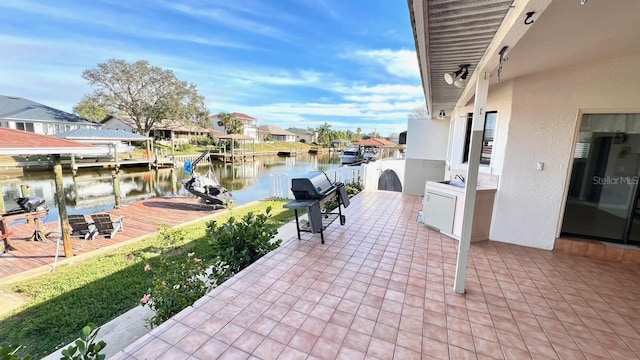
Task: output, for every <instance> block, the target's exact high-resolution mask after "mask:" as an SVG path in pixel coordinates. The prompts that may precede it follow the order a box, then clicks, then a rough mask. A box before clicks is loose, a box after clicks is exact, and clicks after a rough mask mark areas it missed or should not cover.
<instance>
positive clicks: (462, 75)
mask: <svg viewBox="0 0 640 360" xmlns="http://www.w3.org/2000/svg"><path fill="white" fill-rule="evenodd" d="M469 66H471V65H469V64H464V65H460V68H459V69H458V70H457V71H455V72H453V73H445V74H444V81H445V82H446V83H447V84H449V85H454V86H455V87H459V88H464V87H465V84H466V83H465V80H466V79H467V76H469Z"/></svg>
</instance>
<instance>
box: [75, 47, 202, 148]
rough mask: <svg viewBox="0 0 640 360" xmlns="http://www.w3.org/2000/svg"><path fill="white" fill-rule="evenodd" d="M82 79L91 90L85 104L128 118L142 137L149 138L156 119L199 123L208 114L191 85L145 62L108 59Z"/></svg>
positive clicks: (195, 89) (200, 97) (199, 96)
mask: <svg viewBox="0 0 640 360" xmlns="http://www.w3.org/2000/svg"><path fill="white" fill-rule="evenodd" d="M82 77H83V78H84V79H85V80H87V81H88V82H89V84H90V85H91V86H93V87H95V90H94V92H93V94H91V95H89V96H87V97H86V99H87V101H90V102H91V103H93V104H95V105H97V106H99V107H101V108H103V109H105V110H107V111H108V112H110V113H117V114H123V115H125V116H128V117H130V118H131V119H132V120H133V121H134V122H135V125H136V126H137V130H138V133H140V134H142V135H149V132H150V131H151V129H152V127H153V125H154V124H155V123H156V122H158V121H160V120H173V121H192V122H195V123H199V124H201V123H203V122H205V121H206V118H207V117H208V115H209V112H208V111H207V108H206V107H205V103H204V97H203V96H202V95H200V94H199V93H198V88H197V87H196V85H195V84H192V83H187V82H186V81H180V80H178V79H177V78H176V76H175V75H174V74H173V72H172V71H171V70H164V69H162V68H160V67H158V66H151V65H149V62H148V61H146V60H139V61H136V62H134V63H128V62H126V61H125V60H117V59H111V60H109V61H107V62H106V63H102V64H98V67H97V68H95V69H90V70H85V71H84V72H83V73H82Z"/></svg>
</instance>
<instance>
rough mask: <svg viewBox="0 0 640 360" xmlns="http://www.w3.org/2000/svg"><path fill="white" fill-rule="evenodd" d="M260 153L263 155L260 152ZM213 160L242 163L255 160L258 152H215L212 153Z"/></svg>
mask: <svg viewBox="0 0 640 360" xmlns="http://www.w3.org/2000/svg"><path fill="white" fill-rule="evenodd" d="M260 155H263V154H262V153H260ZM210 156H211V160H215V161H221V162H223V163H242V162H249V161H254V160H255V159H256V156H258V153H255V152H236V153H213V154H211V155H210Z"/></svg>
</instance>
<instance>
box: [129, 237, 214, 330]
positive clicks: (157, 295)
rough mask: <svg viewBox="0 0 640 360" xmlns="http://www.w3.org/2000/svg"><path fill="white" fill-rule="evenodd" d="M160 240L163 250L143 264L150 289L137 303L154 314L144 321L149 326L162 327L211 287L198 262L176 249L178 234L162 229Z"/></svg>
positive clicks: (196, 258)
mask: <svg viewBox="0 0 640 360" xmlns="http://www.w3.org/2000/svg"><path fill="white" fill-rule="evenodd" d="M160 236H161V237H162V238H163V241H164V249H163V250H162V253H161V254H160V256H159V258H158V260H157V261H156V262H155V263H154V264H153V265H152V264H151V263H150V262H147V264H146V265H145V267H144V271H147V272H149V274H150V276H151V282H152V285H151V287H150V288H149V291H148V292H147V293H146V294H144V296H143V297H142V299H140V303H141V304H142V305H143V306H149V307H150V308H151V309H153V310H154V311H155V312H156V314H155V315H154V316H153V317H151V318H150V319H147V321H148V323H149V324H150V325H152V326H156V325H159V324H162V323H163V322H165V321H166V320H168V319H169V318H171V317H172V316H173V315H175V314H177V313H178V312H180V311H181V310H182V309H184V308H186V307H188V306H190V305H192V304H193V303H194V302H195V301H196V300H198V299H200V298H201V297H203V296H204V295H205V294H206V293H207V292H208V291H209V290H210V289H211V287H212V286H213V285H215V284H211V283H210V282H209V281H208V279H207V276H206V273H207V269H206V266H204V264H203V262H202V259H200V258H198V257H196V256H195V253H193V252H190V253H187V254H184V252H185V250H184V249H180V248H178V247H177V246H178V245H179V244H182V242H183V241H184V232H183V231H182V230H180V229H170V228H168V227H167V226H166V225H162V226H161V228H160Z"/></svg>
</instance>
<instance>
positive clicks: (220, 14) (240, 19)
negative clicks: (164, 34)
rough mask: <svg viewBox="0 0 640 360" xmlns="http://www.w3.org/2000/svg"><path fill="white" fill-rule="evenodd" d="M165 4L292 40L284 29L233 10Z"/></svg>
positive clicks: (209, 18) (188, 12)
mask: <svg viewBox="0 0 640 360" xmlns="http://www.w3.org/2000/svg"><path fill="white" fill-rule="evenodd" d="M161 3H162V4H163V6H165V7H167V8H169V9H171V10H173V11H176V12H179V13H181V14H184V15H188V16H192V17H195V18H199V19H206V20H210V21H213V22H214V23H216V24H219V25H222V26H225V27H228V28H231V29H235V30H243V31H247V32H251V33H254V34H258V35H264V36H269V37H272V38H274V39H278V40H281V41H290V40H291V36H290V35H288V34H286V33H284V32H283V31H281V30H279V29H276V28H274V27H272V26H269V25H266V24H264V23H261V22H258V21H255V20H251V19H248V18H246V17H244V16H240V15H238V14H236V13H234V12H232V11H229V10H226V9H223V8H220V7H200V8H195V7H192V6H190V5H187V4H184V3H169V2H164V1H162V2H161Z"/></svg>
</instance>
